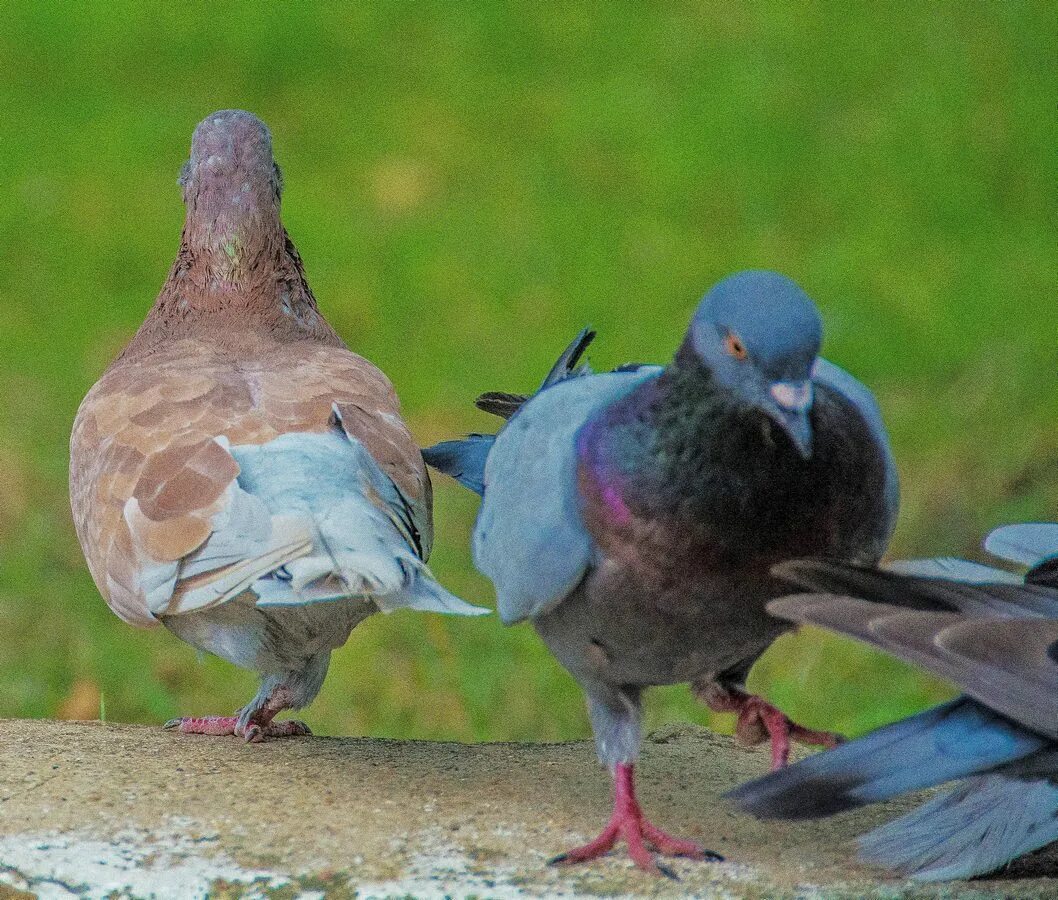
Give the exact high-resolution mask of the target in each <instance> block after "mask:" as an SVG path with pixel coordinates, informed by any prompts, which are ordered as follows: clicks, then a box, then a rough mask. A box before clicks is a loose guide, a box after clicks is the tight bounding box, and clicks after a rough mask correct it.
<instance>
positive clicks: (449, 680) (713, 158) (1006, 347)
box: [0, 2, 1058, 740]
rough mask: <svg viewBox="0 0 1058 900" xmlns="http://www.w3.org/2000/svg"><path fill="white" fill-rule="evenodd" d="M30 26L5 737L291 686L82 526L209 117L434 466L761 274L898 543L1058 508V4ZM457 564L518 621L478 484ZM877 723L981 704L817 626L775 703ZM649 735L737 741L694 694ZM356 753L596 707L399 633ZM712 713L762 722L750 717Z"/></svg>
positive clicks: (435, 620)
mask: <svg viewBox="0 0 1058 900" xmlns="http://www.w3.org/2000/svg"><path fill="white" fill-rule="evenodd" d="M4 10H5V11H4V19H5V24H4V28H3V30H2V34H0V60H2V74H0V109H2V114H0V310H2V313H0V315H2V321H3V327H2V328H0V391H2V396H3V402H2V403H0V540H2V549H0V633H2V634H3V636H4V638H3V640H2V641H0V716H56V715H62V716H68V717H88V718H94V717H96V716H98V715H100V712H101V707H103V708H104V714H105V716H106V717H107V718H108V719H111V720H120V721H137V722H161V721H163V720H164V719H166V718H168V717H170V716H173V715H176V714H178V713H214V712H225V711H228V710H231V709H234V708H235V707H236V706H238V705H240V704H241V703H242V702H243V701H245V700H246V699H247V698H248V697H249V696H250V694H251V693H252V692H253V690H254V679H253V676H252V675H251V674H249V673H245V672H240V671H237V670H235V669H233V668H232V667H230V666H228V665H227V664H225V663H222V662H219V661H218V660H215V659H211V658H198V657H197V656H196V654H195V653H194V651H192V650H191V649H189V648H188V647H186V646H184V645H183V644H181V643H179V642H178V641H177V640H176V639H175V638H173V637H171V636H170V635H168V634H167V633H166V632H164V631H163V630H155V631H148V632H141V631H135V630H133V629H131V628H130V627H129V626H126V625H125V624H123V623H122V622H120V621H119V620H118V619H117V618H116V617H115V616H114V615H113V614H111V613H110V612H109V610H108V609H107V607H106V606H105V604H104V603H103V601H102V600H101V599H100V597H99V596H98V594H97V592H96V590H95V588H94V586H93V585H92V582H91V580H90V578H89V575H88V572H87V570H86V568H85V566H84V564H83V560H82V557H81V553H80V550H79V548H78V546H77V542H76V539H75V537H74V534H73V529H72V525H71V522H70V518H69V513H68V507H67V499H66V465H67V440H68V435H69V429H70V424H71V422H72V419H73V416H74V413H75V411H76V408H77V404H78V402H79V401H80V399H81V397H82V396H83V394H84V393H85V391H86V390H87V389H88V387H89V386H90V385H91V384H92V382H93V381H94V380H95V379H96V378H97V377H98V375H99V374H100V372H101V371H102V370H103V368H104V367H105V365H106V364H107V362H108V361H109V360H110V359H111V358H112V356H113V355H114V354H115V353H116V352H117V351H118V349H119V348H120V347H121V346H122V344H123V343H124V342H125V341H126V340H127V339H128V338H129V337H130V336H131V335H132V333H133V331H134V330H135V328H136V327H137V325H138V324H139V322H140V321H141V319H142V318H143V316H144V314H145V313H146V311H147V309H148V307H149V305H150V303H151V301H152V300H153V298H154V296H155V294H156V293H157V290H158V288H159V287H160V285H161V283H162V281H163V280H164V278H165V275H166V272H167V270H168V267H169V264H170V261H171V259H172V257H173V255H174V252H175V250H176V247H177V241H178V237H179V233H180V227H181V223H182V220H183V208H182V205H181V203H180V196H179V191H178V189H177V186H176V176H177V173H178V171H179V169H180V166H181V164H182V162H183V160H184V158H185V156H186V153H187V148H188V144H189V140H190V135H191V131H192V128H193V127H194V125H195V123H196V122H197V121H198V120H199V119H201V118H202V117H203V116H205V115H206V114H208V113H209V112H211V111H213V110H215V109H218V108H225V107H231V106H239V107H245V108H248V109H250V110H253V111H254V112H256V113H257V114H259V115H260V116H262V117H263V118H264V119H265V120H266V121H267V122H268V123H269V124H270V125H271V127H272V129H273V133H274V138H275V145H276V152H277V155H278V158H279V160H280V162H281V164H282V165H283V166H284V170H285V175H286V185H287V190H286V196H285V203H284V214H285V219H286V223H287V226H288V228H289V230H290V232H291V234H292V235H293V237H294V240H295V241H296V242H297V245H298V247H299V248H300V250H301V253H302V256H303V257H304V259H305V262H306V266H307V270H308V274H309V278H310V281H311V283H312V286H313V288H314V289H315V292H316V295H317V297H318V298H319V300H320V304H321V307H322V309H323V310H324V312H325V314H326V315H327V316H328V317H329V318H330V320H331V322H332V323H333V324H334V325H335V326H336V327H337V329H338V330H339V332H341V333H342V334H343V335H344V336H345V337H346V339H347V340H348V341H349V343H350V344H351V346H352V347H353V348H354V349H356V350H358V351H359V352H361V353H363V354H364V355H366V356H368V357H369V358H371V359H372V360H374V361H375V362H376V363H378V364H379V365H381V366H382V367H383V368H384V369H385V370H386V371H387V372H388V373H389V374H390V376H391V377H392V379H393V380H394V382H395V383H396V385H397V388H398V390H399V391H400V393H401V395H402V398H403V402H404V409H405V411H406V414H407V416H408V419H409V421H410V423H411V425H412V429H413V431H414V433H415V435H416V436H417V438H419V439H420V440H421V441H422V442H424V443H425V442H430V441H433V440H436V439H439V438H442V437H446V436H450V435H453V434H457V433H460V432H464V431H467V430H472V429H481V428H487V427H492V426H493V425H494V422H492V421H490V420H489V419H488V417H486V416H484V415H483V414H480V413H477V412H476V411H475V410H474V409H473V408H472V405H471V400H472V398H473V397H474V396H476V395H477V394H478V393H479V392H480V391H482V390H485V389H495V388H499V389H510V390H523V389H529V388H532V387H533V386H535V385H536V383H537V382H538V381H539V379H540V378H541V376H542V374H543V373H544V371H545V370H546V369H547V368H548V366H549V365H550V364H551V361H552V360H553V358H554V356H555V355H556V353H557V352H558V351H559V350H560V349H561V348H562V347H563V346H564V345H565V343H566V342H567V340H568V339H569V338H570V337H571V336H572V335H573V334H574V333H575V331H576V330H577V329H579V328H580V327H582V326H583V325H584V324H585V323H588V322H590V323H592V324H593V325H594V326H595V327H596V328H597V329H598V331H599V335H600V336H599V338H598V340H597V342H596V345H595V347H594V352H593V355H592V360H593V362H594V363H595V364H596V365H597V366H602V367H605V366H610V365H614V364H618V363H622V362H625V361H628V360H656V361H663V360H665V359H666V358H668V356H669V355H670V354H671V352H672V350H673V349H674V347H675V346H676V344H677V342H678V341H679V339H680V336H681V334H682V331H683V329H684V327H685V325H686V322H687V320H688V317H689V314H690V311H691V310H692V308H693V306H694V304H695V302H696V301H697V299H698V298H699V296H700V295H701V294H702V293H703V292H704V291H705V290H706V289H707V288H708V287H709V286H710V285H711V284H713V283H714V282H715V281H716V280H717V279H719V278H720V277H722V276H723V275H725V274H727V273H729V272H732V271H734V270H737V269H741V268H745V267H768V268H773V269H778V270H781V271H783V272H786V273H788V274H789V275H791V276H793V277H794V278H795V279H797V280H798V281H799V282H800V283H801V285H802V286H803V287H804V288H805V289H806V290H807V291H808V292H809V293H810V294H811V295H812V296H813V297H815V298H816V299H817V301H818V302H819V304H820V306H821V307H822V310H823V313H824V317H825V321H826V326H827V333H826V346H825V350H826V353H827V355H828V356H829V357H830V358H832V359H834V360H835V361H837V362H839V363H840V364H842V365H844V366H847V367H848V368H850V369H851V370H852V371H854V372H855V373H856V374H858V375H859V376H860V377H861V378H863V379H864V380H865V381H867V382H868V383H869V384H870V385H872V386H873V387H874V388H875V390H876V391H877V393H878V395H879V398H880V400H881V403H882V406H883V408H884V410H885V412H886V415H887V419H888V423H889V426H890V428H891V430H892V437H893V442H894V445H895V449H896V453H897V457H898V459H899V462H900V464H901V468H902V473H903V485H904V504H903V511H902V515H901V520H900V526H899V531H898V534H897V537H896V542H895V545H894V548H893V550H894V553H896V554H901V555H908V554H912V555H926V554H936V553H962V554H970V555H971V556H976V554H977V546H978V540H979V538H980V536H982V535H983V534H984V533H985V532H986V531H987V530H988V529H989V528H990V527H992V526H994V525H997V524H1000V523H1002V522H1009V521H1013V520H1017V519H1023V518H1037V517H1048V516H1053V515H1055V514H1058V429H1056V427H1055V425H1056V423H1058V408H1056V405H1058V392H1056V391H1055V379H1056V376H1058V340H1056V338H1058V329H1056V315H1055V313H1056V308H1055V306H1056V304H1055V288H1056V284H1058V280H1056V276H1058V273H1056V252H1055V251H1056V240H1055V238H1056V230H1055V225H1056V221H1055V218H1056V217H1055V204H1054V176H1055V171H1056V162H1058V160H1056V148H1058V142H1056V140H1055V98H1056V97H1058V90H1056V88H1058V85H1056V79H1055V74H1056V66H1055V60H1056V58H1058V51H1056V40H1055V31H1056V17H1055V7H1054V4H1053V3H1038V4H1034V3H1024V2H1010V3H1004V4H1000V3H969V2H959V3H917V2H907V3H885V4H867V3H859V4H848V3H797V4H785V3H755V4H753V5H752V6H751V5H749V4H746V5H735V4H727V3H723V4H701V3H674V4H664V5H649V4H633V3H613V4H609V5H605V4H564V5H558V4H538V3H513V4H499V3H475V4H470V3H466V4H454V3H453V4H449V3H428V2H422V3H415V4H404V3H381V4H371V5H370V8H368V5H367V4H363V5H353V4H349V5H347V6H334V7H317V6H306V5H301V4H298V5H295V4H284V5H282V6H281V7H279V6H277V7H275V8H272V9H267V8H265V7H264V6H253V5H249V4H247V5H242V4H229V5H226V6H225V7H224V8H223V13H222V14H220V13H218V12H217V10H216V9H215V8H212V7H206V6H201V7H186V6H183V5H181V6H173V7H172V8H166V7H158V8H155V9H153V10H151V11H146V10H145V9H143V8H142V7H141V6H140V5H139V4H135V5H122V4H114V3H108V4H106V5H105V6H102V5H96V4H92V3H88V4H77V5H73V4H69V5H67V4H63V5H59V4H40V5H33V6H30V5H29V4H25V5H23V6H21V7H19V6H17V5H16V6H11V5H5V8H4ZM435 481H436V484H437V504H436V511H437V520H438V539H437V550H436V553H435V556H434V558H433V561H432V563H433V567H434V569H435V571H436V573H437V574H438V576H439V577H440V578H441V579H442V580H443V581H444V582H445V583H446V584H447V585H448V586H449V587H450V588H451V589H452V590H454V591H456V592H458V593H460V594H462V595H463V596H465V597H467V598H468V599H471V600H476V601H489V602H491V591H490V589H489V588H488V586H487V585H486V583H485V582H484V581H483V579H481V578H480V577H479V576H477V575H475V574H474V572H473V570H472V567H471V564H470V560H469V554H468V550H467V538H468V534H469V530H470V527H471V524H472V521H473V516H474V511H475V508H476V503H475V500H474V498H473V497H471V496H470V495H469V494H467V493H465V492H463V491H462V490H460V489H457V488H456V487H455V486H454V485H453V484H452V483H450V482H448V481H446V480H443V479H441V478H437V479H435ZM751 683H752V684H753V685H754V686H755V687H756V688H758V689H761V690H763V691H764V692H765V693H766V694H767V695H768V696H769V697H771V698H772V699H774V700H777V701H779V702H780V703H781V704H782V705H783V706H784V707H785V708H786V709H787V710H788V711H790V712H792V713H793V714H794V715H795V716H797V717H799V718H801V719H803V720H804V721H805V723H806V724H810V725H815V726H826V727H834V728H839V729H843V730H847V731H852V732H858V731H862V730H864V729H866V728H869V727H872V726H874V725H876V724H878V723H880V722H883V721H887V720H890V719H892V718H895V717H896V716H898V715H900V714H902V713H904V712H906V711H909V710H913V709H917V708H920V707H922V706H924V705H926V704H928V703H931V702H933V701H935V700H936V699H938V698H941V697H944V696H946V694H947V689H946V688H945V687H944V686H943V685H940V684H937V683H935V682H932V681H929V680H926V679H924V678H921V677H919V676H916V675H915V674H914V673H912V672H910V671H909V670H907V669H905V668H903V667H902V666H900V665H898V664H896V663H894V662H891V661H887V660H884V659H882V658H881V657H878V656H876V655H873V654H871V653H868V652H866V651H864V650H862V649H859V648H856V647H854V646H852V645H851V644H846V643H844V642H840V641H838V640H836V639H832V638H825V637H823V636H821V635H819V634H802V635H798V636H796V637H787V638H785V639H783V640H782V641H780V642H779V645H777V646H776V647H775V648H773V650H772V651H770V652H769V654H768V656H767V657H766V658H765V659H764V661H763V662H762V663H761V664H760V665H759V666H758V668H757V670H756V671H755V673H754V675H753V679H752V682H751ZM649 710H650V712H649V714H650V722H651V724H657V723H659V722H662V721H666V720H672V719H690V720H693V721H698V722H708V721H709V715H708V713H706V712H705V711H704V710H703V709H702V708H701V707H699V706H698V705H696V704H695V703H694V702H693V700H692V699H691V698H690V696H689V694H688V692H687V691H686V690H685V689H676V688H674V689H666V690H659V691H656V692H655V693H654V694H653V696H652V699H651V701H650V707H649ZM305 718H306V719H307V721H308V722H309V723H310V724H311V725H312V726H313V727H314V728H315V729H316V730H317V731H319V732H323V733H352V734H361V733H362V734H373V735H389V736H399V737H410V736H418V737H427V738H452V739H460V740H484V739H519V740H528V739H562V738H572V737H579V736H586V735H587V734H588V728H587V722H586V718H585V714H584V710H583V706H582V700H581V697H580V694H579V692H578V690H577V689H576V688H575V686H574V685H573V683H572V682H571V680H570V679H569V678H568V677H567V676H566V675H565V674H564V673H563V672H562V670H561V669H560V668H559V667H558V665H557V664H556V663H555V662H554V661H553V660H552V659H551V657H550V656H549V655H548V654H547V652H546V651H545V650H544V648H543V647H542V645H541V644H540V643H539V642H538V641H537V639H536V638H535V636H534V634H533V633H532V632H531V630H529V629H528V628H526V627H519V628H514V629H504V628H503V627H502V626H501V625H500V624H499V622H498V621H496V620H494V619H487V620H484V621H481V620H478V621H468V620H456V619H448V618H441V617H435V616H425V615H419V614H397V615H393V616H390V617H382V616H376V617H374V618H373V619H372V620H370V621H368V622H367V623H365V624H364V625H363V626H361V627H360V628H358V629H357V630H356V631H355V632H354V633H353V636H352V638H351V640H350V641H349V643H348V645H347V646H346V647H345V648H344V649H343V650H341V651H340V652H338V653H337V654H336V655H335V661H334V665H333V667H332V670H331V674H330V677H329V678H328V680H327V682H326V685H325V686H324V689H323V692H322V694H321V696H320V698H319V699H318V700H317V701H316V703H315V704H314V705H313V706H311V707H310V708H309V710H308V711H307V713H306V714H305ZM714 724H718V725H719V726H720V727H725V726H727V727H729V726H730V721H729V720H726V719H722V718H721V719H720V720H718V721H717V722H715V723H714Z"/></svg>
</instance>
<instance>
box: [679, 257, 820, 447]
mask: <svg viewBox="0 0 1058 900" xmlns="http://www.w3.org/2000/svg"><path fill="white" fill-rule="evenodd" d="M687 337H688V341H687V342H688V344H689V345H690V347H691V349H692V350H693V351H694V353H695V355H696V356H697V357H698V359H699V360H700V361H701V362H702V363H703V364H704V365H705V367H706V368H707V369H708V370H709V371H710V372H711V373H712V376H713V378H714V379H715V380H716V381H717V382H718V383H719V384H720V385H721V386H723V387H724V388H725V389H727V390H728V391H730V392H731V393H732V394H734V395H735V397H736V398H737V399H738V401H739V402H741V403H742V404H744V405H746V406H748V407H750V408H752V409H755V410H758V411H759V412H761V413H763V414H764V415H765V416H767V417H768V418H769V419H770V420H771V421H773V422H774V423H775V424H776V425H778V426H779V428H780V429H781V430H782V431H783V432H784V433H785V434H786V435H787V437H789V439H790V441H791V442H792V443H793V445H794V446H795V447H796V448H797V450H798V452H799V453H800V454H801V456H802V457H804V458H806V459H807V458H808V457H810V456H811V454H812V425H811V422H810V419H809V414H810V413H811V409H812V399H813V396H812V367H813V366H814V364H815V361H816V357H817V356H818V354H819V346H820V343H821V341H822V324H821V322H820V318H819V312H818V310H817V309H816V307H815V304H814V303H812V301H811V300H810V299H809V298H808V296H807V295H806V294H805V293H804V291H802V290H801V289H800V288H799V287H798V286H797V285H796V284H795V283H794V282H793V281H791V280H790V279H789V278H786V277H785V276H783V275H778V274H776V273H774V272H763V271H750V272H739V273H738V274H736V275H731V276H729V277H728V278H725V279H724V280H723V281H721V282H720V283H719V284H717V285H716V286H715V287H714V288H713V289H712V290H711V291H709V293H708V294H706V295H705V297H704V298H703V299H702V301H701V303H700V304H699V305H698V309H697V310H696V311H695V314H694V319H693V321H692V322H691V327H690V331H689V332H688V336H687Z"/></svg>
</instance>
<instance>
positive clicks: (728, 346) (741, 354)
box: [724, 334, 749, 361]
mask: <svg viewBox="0 0 1058 900" xmlns="http://www.w3.org/2000/svg"><path fill="white" fill-rule="evenodd" d="M724 349H725V350H726V351H727V352H728V353H730V354H731V355H732V356H733V357H735V359H737V360H739V361H742V360H744V359H746V358H747V357H748V356H749V351H748V350H746V345H745V344H743V343H742V341H740V340H739V339H738V337H737V336H735V335H734V334H728V336H727V337H725V338H724Z"/></svg>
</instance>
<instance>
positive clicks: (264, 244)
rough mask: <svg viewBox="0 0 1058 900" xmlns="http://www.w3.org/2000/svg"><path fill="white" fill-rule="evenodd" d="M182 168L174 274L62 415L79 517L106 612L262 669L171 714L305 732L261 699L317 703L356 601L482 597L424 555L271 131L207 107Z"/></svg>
mask: <svg viewBox="0 0 1058 900" xmlns="http://www.w3.org/2000/svg"><path fill="white" fill-rule="evenodd" d="M180 184H181V185H182V187H183V194H184V202H185V204H186V206H187V219H186V222H185V225H184V230H183V235H182V238H181V242H180V250H179V252H178V254H177V257H176V261H175V262H174V263H173V267H172V269H171V270H170V272H169V277H168V279H167V280H166V282H165V285H164V286H163V287H162V290H161V293H160V294H159V295H158V299H157V300H156V301H155V304H154V307H153V308H152V309H151V311H150V313H149V314H148V316H147V319H146V321H145V322H144V323H143V325H142V326H141V327H140V329H139V331H138V332H137V333H136V336H135V337H134V338H133V339H132V341H131V343H130V344H129V345H128V346H127V347H126V348H125V349H124V351H122V353H121V355H120V356H119V357H118V358H117V359H116V360H115V361H114V363H113V364H112V365H111V366H110V368H109V369H107V371H106V373H105V374H104V375H103V377H102V378H101V379H100V380H99V382H98V383H97V384H96V385H95V386H94V387H93V388H92V390H91V391H90V392H89V393H88V396H87V397H85V399H84V402H83V403H82V404H81V408H80V410H79V411H78V414H77V419H76V421H75V423H74V428H73V436H72V439H71V447H70V497H71V503H72V507H73V516H74V522H75V524H76V527H77V535H78V537H79V539H80V541H81V546H82V548H83V550H84V553H85V556H86V558H87V560H88V565H89V568H90V569H91V572H92V577H93V578H94V579H95V583H96V585H97V586H98V587H99V590H100V591H101V592H102V594H103V596H104V597H105V598H106V600H107V603H108V604H109V605H110V607H111V609H113V610H114V612H115V613H117V614H118V615H119V616H120V617H121V618H122V619H124V620H125V621H127V622H130V623H132V624H134V625H141V626H151V625H157V624H158V623H159V622H161V623H162V624H163V625H164V626H165V627H166V628H168V629H169V630H170V631H171V632H173V634H175V635H176V636H177V637H179V638H181V639H182V640H184V641H186V642H187V643H189V644H191V645H192V646H194V647H197V648H198V649H200V650H206V651H209V652H210V653H214V654H216V655H217V656H220V657H222V658H223V659H226V660H228V661H230V662H232V663H234V664H235V665H238V666H242V667H243V668H247V669H251V670H254V671H256V672H258V673H259V674H260V676H261V688H260V691H259V692H258V694H257V696H256V697H254V699H253V700H252V701H251V702H250V703H249V704H247V705H246V706H245V707H244V708H243V709H241V710H240V711H239V712H238V713H237V715H235V716H211V717H206V718H184V719H178V720H174V721H173V722H171V723H169V724H170V725H171V726H174V727H176V726H178V727H179V728H180V730H181V731H184V732H193V733H199V734H238V735H240V736H242V737H244V738H245V739H246V740H247V741H256V740H261V739H262V738H264V737H269V736H281V735H295V734H304V733H307V732H308V729H307V728H306V727H305V726H304V725H303V724H302V723H300V722H282V723H277V722H275V721H274V717H275V716H276V714H277V713H278V712H279V711H280V710H282V709H285V708H291V709H299V708H301V707H303V706H305V705H306V704H308V703H309V702H311V701H312V699H313V698H314V697H315V696H316V694H317V693H318V692H319V689H320V686H321V685H322V683H323V679H324V676H325V675H326V673H327V667H328V664H329V662H330V655H331V651H332V650H333V649H334V648H336V647H339V646H341V645H342V644H343V643H344V642H345V641H346V639H347V638H348V636H349V633H350V631H351V630H352V629H353V627H354V626H356V625H357V623H359V622H360V621H361V620H363V619H364V618H366V617H367V616H369V615H370V614H371V613H373V612H377V611H379V610H383V611H389V610H393V609H400V608H404V607H407V608H411V609H419V610H429V611H434V612H453V613H463V614H471V613H478V612H485V610H478V609H477V608H475V607H472V606H469V605H468V604H466V603H464V602H463V601H462V600H460V599H458V598H457V597H455V596H453V595H451V594H449V593H448V592H447V591H445V590H444V589H443V588H442V587H441V586H440V585H439V584H438V583H437V582H436V581H435V580H434V578H433V576H432V575H431V573H430V571H429V570H428V569H427V567H426V558H427V556H428V554H429V552H430V544H431V540H432V531H433V528H432V521H431V514H432V513H431V491H430V481H429V477H428V475H427V473H426V469H425V466H424V464H423V461H422V457H421V455H420V452H419V450H418V448H417V446H416V444H415V443H414V441H413V440H412V437H411V435H410V434H409V432H408V429H407V427H406V426H405V425H404V422H403V421H402V420H401V418H400V414H399V404H398V401H397V396H396V394H395V393H394V391H393V387H392V385H391V384H390V382H389V381H388V379H387V378H386V377H385V375H383V374H382V372H380V371H379V370H378V369H377V368H375V366H373V365H372V364H371V363H369V362H368V361H367V360H365V359H363V358H362V357H360V356H357V355H356V354H354V353H351V352H350V351H349V350H348V349H347V348H346V346H345V344H343V343H342V340H341V339H340V338H339V337H338V335H337V334H336V333H335V332H334V330H333V329H332V328H331V326H330V325H328V324H327V322H326V320H325V319H324V318H323V316H322V315H320V313H319V311H318V309H317V307H316V300H315V298H314V297H313V295H312V292H311V291H310V290H309V286H308V284H307V283H306V281H305V275H304V271H303V269H302V264H301V259H300V257H299V256H298V253H297V250H296V249H295V248H294V245H293V243H292V242H291V240H290V238H289V237H288V236H287V233H286V231H285V230H284V228H283V224H282V222H281V221H280V215H279V208H280V193H281V189H282V179H281V176H280V172H279V168H278V167H277V165H276V163H275V160H274V159H273V157H272V142H271V136H270V135H269V132H268V129H267V128H266V127H265V125H264V124H263V123H262V122H261V121H260V120H259V119H257V118H256V117H254V116H253V115H251V114H250V113H247V112H242V111H239V110H226V111H222V112H218V113H214V114H213V115H211V116H209V117H208V118H206V119H204V120H203V121H202V122H201V123H200V124H199V125H198V127H197V128H196V129H195V133H194V137H193V138H192V143H191V158H190V160H189V162H188V163H187V165H186V166H185V167H184V170H183V173H182V174H181V177H180Z"/></svg>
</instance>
